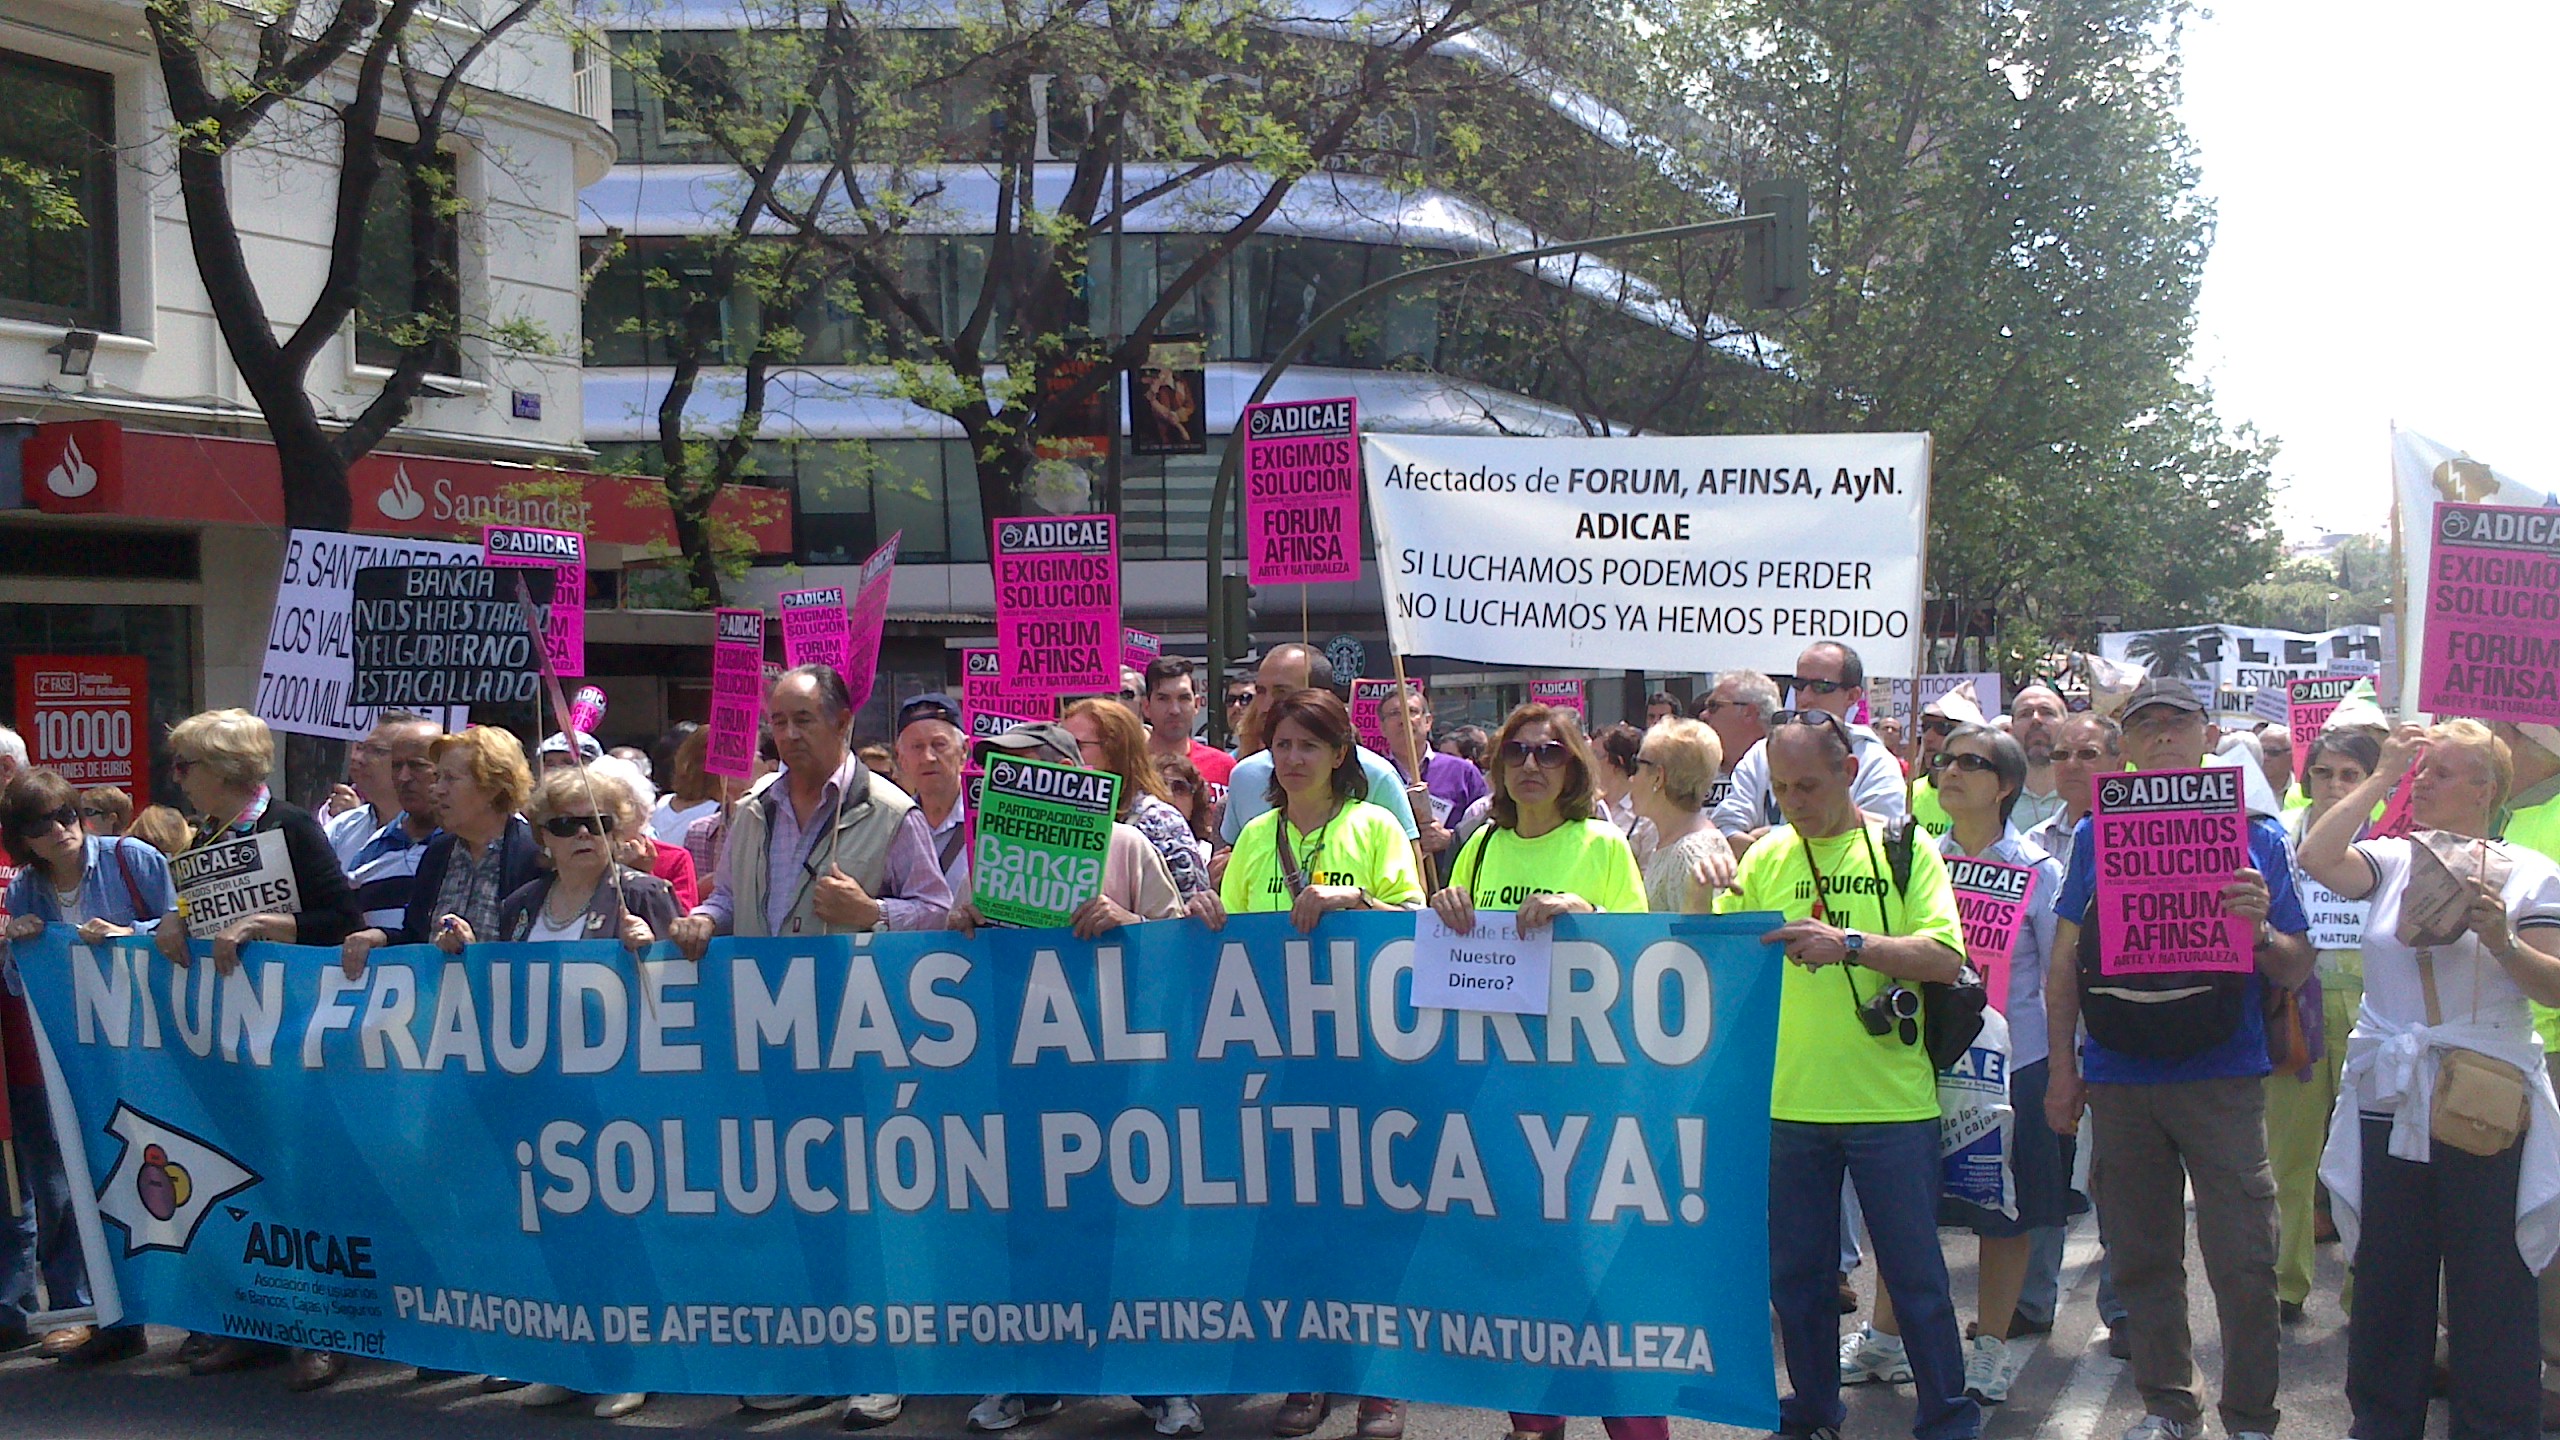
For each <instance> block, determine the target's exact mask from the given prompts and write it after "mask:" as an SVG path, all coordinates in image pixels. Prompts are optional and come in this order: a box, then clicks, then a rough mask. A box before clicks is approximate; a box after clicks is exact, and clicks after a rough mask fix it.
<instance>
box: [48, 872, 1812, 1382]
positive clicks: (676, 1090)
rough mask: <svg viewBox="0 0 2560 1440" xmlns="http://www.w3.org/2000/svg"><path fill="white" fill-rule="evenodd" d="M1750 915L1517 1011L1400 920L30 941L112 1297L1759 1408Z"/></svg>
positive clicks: (405, 1356)
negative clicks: (345, 949)
mask: <svg viewBox="0 0 2560 1440" xmlns="http://www.w3.org/2000/svg"><path fill="white" fill-rule="evenodd" d="M1768 924H1769V918H1768V917H1765V916H1758V917H1728V918H1708V917H1671V916H1658V917H1643V916H1602V917H1568V918H1567V919H1565V920H1564V921H1563V922H1561V924H1560V925H1559V928H1558V941H1557V945H1556V948H1555V970H1556V980H1555V987H1554V1006H1553V1013H1552V1014H1550V1015H1548V1016H1546V1017H1543V1018H1538V1017H1513V1016H1502V1015H1486V1014H1479V1013H1472V1012H1459V1011H1444V1010H1436V1009H1433V1010H1416V1009H1414V1008H1413V1007H1412V1005H1411V1004H1410V1003H1409V1001H1408V999H1407V996H1408V994H1409V990H1410V985H1411V973H1410V972H1411V952H1412V936H1413V922H1412V920H1411V919H1410V918H1409V917H1394V916H1331V917H1328V918H1327V919H1326V921H1325V922H1324V924H1323V926H1322V928H1320V929H1318V930H1317V931H1316V932H1315V934H1314V935H1313V936H1312V937H1308V936H1302V935H1300V934H1298V933H1297V932H1296V931H1295V930H1293V929H1291V928H1290V927H1289V925H1288V924H1287V923H1286V921H1285V919H1283V918H1282V917H1276V916H1252V917H1239V918H1237V919H1235V920H1233V921H1231V922H1230V923H1229V924H1228V925H1227V926H1226V928H1225V930H1224V931H1223V932H1220V933H1217V934H1212V933H1211V932H1209V931H1208V930H1206V929H1205V928H1203V927H1202V926H1201V925H1200V924H1199V923H1198V922H1195V921H1188V920H1185V921H1178V922H1173V921H1169V922H1161V923H1157V924H1150V925H1142V926H1137V927H1133V928H1130V929H1124V930H1119V931H1115V932H1112V933H1111V934H1110V935H1108V936H1106V937H1105V938H1104V939H1102V940H1101V941H1099V942H1095V943H1090V944H1088V943H1086V942H1082V941H1078V940H1075V939H1073V938H1072V937H1070V936H1069V935H1068V934H1066V932H1064V931H1001V930H999V931H981V932H980V933H979V935H978V938H977V939H975V940H974V941H963V940H961V939H959V938H958V937H957V936H952V935H943V934H923V935H882V936H877V937H871V936H863V937H856V938H841V937H830V938H823V939H817V938H807V939H790V940H759V941H736V942H730V941H723V942H718V943H716V944H715V945H714V946H713V947H712V950H711V952H710V954H709V956H708V957H707V958H706V959H705V960H703V961H702V962H701V963H700V964H698V965H696V964H688V963H685V962H683V961H681V960H677V959H673V958H660V959H649V960H646V961H640V962H635V961H634V960H633V958H632V957H631V956H630V955H629V954H628V953H627V952H624V951H622V950H620V949H618V948H616V947H614V946H612V945H609V944H569V945H487V946H475V947H473V948H472V949H471V950H470V951H469V952H468V954H467V955H466V956H465V957H464V958H462V959H458V960H457V959H452V958H449V957H447V956H445V955H444V954H442V953H441V952H439V951H436V950H433V949H429V948H425V947H416V948H404V949H392V950H378V951H375V952H374V954H373V957H372V963H371V965H370V967H369V968H368V969H367V970H366V971H365V973H364V974H363V976H362V977H361V978H357V979H349V978H348V977H346V976H345V975H344V974H343V973H342V972H341V970H340V967H339V964H338V957H337V953H336V952H335V951H334V950H318V949H309V948H296V947H284V946H251V947H249V948H248V949H247V950H246V951H245V952H244V955H245V960H244V963H243V964H242V966H241V968H240V969H239V970H238V971H236V972H234V973H233V974H231V975H228V976H217V975H216V974H215V972H214V969H213V966H212V965H211V963H210V962H209V960H206V959H202V958H200V959H198V960H197V962H196V963H195V964H194V965H193V966H192V967H191V968H188V969H175V968H173V967H171V966H170V965H168V964H167V962H165V961H164V960H162V959H161V958H160V957H159V956H158V955H157V954H156V953H155V952H154V951H153V950H152V949H150V948H149V946H148V945H147V944H144V943H141V942H138V941H134V942H122V943H117V944H111V945H104V946H88V945H82V944H80V943H79V942H78V941H77V939H76V937H74V936H73V935H72V933H71V932H70V931H68V930H66V929H64V928H62V927H60V926H55V927H53V928H52V929H51V930H50V931H49V932H48V933H47V934H46V935H45V936H44V937H43V938H42V939H40V940H34V941H27V942H23V943H21V944H19V945H18V946H17V947H16V953H17V960H18V963H19V966H20V967H21V969H22V970H23V972H24V974H25V978H26V981H27V984H28V988H29V992H30V994H31V996H32V998H33V1001H34V1006H35V1011H36V1014H37V1016H38V1018H39V1020H40V1022H41V1025H42V1030H43V1039H42V1044H41V1048H42V1049H43V1051H44V1054H45V1058H46V1062H47V1064H48V1066H49V1067H50V1068H49V1070H48V1082H49V1083H50V1084H52V1086H53V1090H54V1093H55V1095H56V1097H57V1101H56V1107H57V1115H58V1116H60V1117H61V1120H62V1124H63V1129H64V1133H65V1134H67V1135H71V1136H74V1137H76V1139H77V1141H78V1142H79V1143H78V1144H77V1146H76V1148H75V1150H74V1153H73V1154H72V1156H71V1160H70V1163H71V1165H72V1168H73V1172H74V1175H75V1176H78V1175H80V1174H84V1173H85V1174H86V1175H87V1177H88V1179H89V1186H88V1187H87V1188H88V1189H89V1190H90V1191H93V1192H94V1194H95V1195H96V1201H97V1213H96V1215H95V1216H94V1217H86V1218H87V1219H88V1220H89V1223H88V1224H86V1225H84V1229H85V1230H87V1232H88V1233H89V1234H90V1235H91V1236H92V1237H94V1238H95V1239H96V1240H102V1241H103V1244H104V1249H105V1250H106V1251H107V1252H108V1254H109V1255H111V1257H112V1290H113V1292H115V1293H113V1294H110V1295H106V1296H102V1306H101V1308H102V1309H106V1310H112V1309H113V1308H114V1307H115V1306H116V1305H118V1304H119V1303H120V1304H121V1307H122V1309H123V1312H124V1313H125V1314H127V1315H129V1316H134V1317H138V1318H142V1319H147V1320H151V1321H155V1322H159V1323H163V1324H169V1325H182V1326H186V1327H189V1328H191V1329H196V1330H202V1331H210V1332H217V1333H221V1334H226V1335H237V1336H245V1337H251V1338H264V1339H271V1340H275V1341H279V1342H284V1343H289V1344H300V1345H308V1346H313V1347H317V1348H326V1349H338V1350H344V1351H346V1352H348V1353H352V1354H357V1355H373V1356H385V1357H391V1358H396V1359H399V1360H404V1361H410V1362H414V1363H416V1364H420V1365H427V1366H436V1367H442V1368H448V1369H459V1370H470V1371H486V1372H491V1373H497V1374H504V1375H512V1376H517V1377H521V1378H526V1379H539V1380H550V1381H556V1382H558V1383H561V1384H564V1385H568V1386H570V1387H572V1388H575V1389H580V1390H588V1391H626V1390H646V1391H665V1392H705V1393H729V1394H745V1393H768V1392H777V1391H792V1392H815V1393H833V1394H842V1393H852V1392H868V1391H904V1392H916V1393H925V1394H979V1393H986V1392H992V1391H999V1390H1007V1391H1033V1392H1039V1391H1056V1392H1060V1393H1064V1394H1127V1393H1132V1392H1136V1393H1162V1392H1182V1393H1259V1392H1266V1391H1276V1390H1330V1391H1336V1392H1349V1393H1357V1394H1372V1395H1390V1396H1397V1397H1400V1398H1406V1399H1413V1400H1431V1401H1442V1402H1448V1403H1454V1404H1465V1405H1480V1406H1492V1407H1496V1408H1510V1409H1514V1410H1523V1411H1536V1412H1551V1413H1563V1414H1586V1415H1587V1414H1638V1415H1641V1414H1661V1413H1676V1414H1684V1415H1692V1416H1697V1417H1700V1418H1705V1419H1712V1420H1718V1421H1723V1422H1726V1423H1729V1424H1734V1425H1747V1426H1754V1427H1764V1428H1765V1427H1767V1426H1769V1425H1772V1424H1774V1423H1775V1422H1776V1416H1777V1407H1776V1395H1775V1383H1774V1379H1773V1374H1772V1365H1771V1361H1770V1354H1769V1325H1768V1294H1769V1291H1768V1273H1769V1270H1768V1257H1767V1245H1768V1238H1767V1237H1768V1215H1767V1199H1766V1196H1767V1177H1768V1135H1769V1127H1768V1103H1769V1073H1770V1061H1771V1055H1772V1052H1773V1049H1774V1046H1775V1035H1776V1014H1777V993H1778V981H1777V973H1776V971H1777V964H1778V961H1777V957H1776V955H1775V952H1774V950H1773V949H1771V948H1770V947H1766V946H1763V945H1761V944H1759V943H1758V938H1757V937H1758V936H1759V935H1760V934H1761V933H1762V932H1763V931H1764V930H1765V929H1766V928H1767V926H1768ZM199 948H201V947H199ZM661 953H666V952H661ZM66 1106H67V1107H68V1109H69V1111H72V1112H76V1114H70V1113H65V1107H66ZM74 1189H75V1190H80V1189H82V1187H80V1186H79V1185H78V1184H77V1183H76V1182H75V1185H74ZM119 1296H120V1300H119V1298H118V1297H119Z"/></svg>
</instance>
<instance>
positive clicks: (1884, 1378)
mask: <svg viewBox="0 0 2560 1440" xmlns="http://www.w3.org/2000/svg"><path fill="white" fill-rule="evenodd" d="M1910 1381H1911V1357H1910V1355H1909V1354H1907V1353H1905V1352H1904V1350H1903V1348H1902V1337H1901V1336H1899V1335H1886V1334H1882V1333H1880V1332H1878V1331H1877V1329H1876V1327H1874V1326H1873V1325H1861V1326H1859V1327H1858V1332H1857V1333H1856V1334H1854V1335H1851V1336H1850V1337H1849V1338H1848V1339H1846V1340H1843V1341H1841V1342H1840V1383H1841V1384H1843V1385H1867V1384H1876V1385H1906V1384H1909V1383H1910Z"/></svg>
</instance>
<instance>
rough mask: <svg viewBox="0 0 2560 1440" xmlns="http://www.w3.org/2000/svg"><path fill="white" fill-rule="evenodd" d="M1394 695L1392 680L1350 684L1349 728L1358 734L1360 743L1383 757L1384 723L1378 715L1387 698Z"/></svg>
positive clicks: (1364, 681)
mask: <svg viewBox="0 0 2560 1440" xmlns="http://www.w3.org/2000/svg"><path fill="white" fill-rule="evenodd" d="M1394 693H1396V682H1395V681H1393V680H1354V681H1352V682H1351V728H1352V729H1354V730H1356V731H1358V732H1359V733H1360V743H1361V744H1363V745H1366V746H1368V747H1369V748H1370V749H1372V750H1375V751H1377V752H1378V753H1379V754H1381V755H1384V754H1387V753H1389V752H1388V750H1387V726H1386V721H1385V720H1384V719H1383V718H1382V717H1381V716H1380V715H1379V714H1378V710H1379V707H1380V706H1382V705H1383V704H1385V703H1386V699H1387V697H1388V696H1390V695H1393V694H1394Z"/></svg>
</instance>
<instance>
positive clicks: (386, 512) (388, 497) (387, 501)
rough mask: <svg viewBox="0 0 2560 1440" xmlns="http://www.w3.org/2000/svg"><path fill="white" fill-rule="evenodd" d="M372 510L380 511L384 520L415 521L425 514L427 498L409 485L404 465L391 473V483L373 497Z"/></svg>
mask: <svg viewBox="0 0 2560 1440" xmlns="http://www.w3.org/2000/svg"><path fill="white" fill-rule="evenodd" d="M373 508H374V509H376V510H379V511H381V512H382V518H383V519H385V520H415V519H417V518H418V517H419V516H421V515H424V514H426V513H427V497H425V496H424V495H421V494H419V493H418V487H417V486H416V485H414V484H411V483H410V480H409V467H408V466H407V465H405V464H404V465H402V466H400V467H399V468H398V469H396V470H394V471H392V472H391V483H390V484H388V485H385V486H383V487H382V493H381V494H380V495H377V496H375V497H374V500H373Z"/></svg>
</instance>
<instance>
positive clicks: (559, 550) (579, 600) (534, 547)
mask: <svg viewBox="0 0 2560 1440" xmlns="http://www.w3.org/2000/svg"><path fill="white" fill-rule="evenodd" d="M480 556H481V562H482V563H483V564H488V565H538V566H541V567H542V568H544V569H547V570H549V571H550V572H551V573H552V575H553V576H554V577H556V578H555V579H554V580H553V581H552V587H551V616H550V621H549V628H548V629H546V630H545V631H544V634H543V638H544V640H545V641H546V642H547V644H548V646H549V649H550V651H551V670H552V673H553V674H555V675H584V674H586V673H587V537H586V536H584V535H581V534H579V533H578V532H577V531H575V530H540V529H536V528H534V527H533V526H530V525H492V526H489V527H488V528H487V529H486V530H484V531H483V532H482V533H481V536H480Z"/></svg>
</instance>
